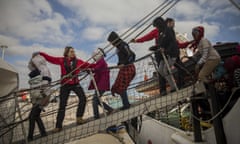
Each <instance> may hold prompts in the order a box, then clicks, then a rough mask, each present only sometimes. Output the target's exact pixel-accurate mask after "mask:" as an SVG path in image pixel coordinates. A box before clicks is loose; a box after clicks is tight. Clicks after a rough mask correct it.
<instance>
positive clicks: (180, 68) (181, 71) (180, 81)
mask: <svg viewBox="0 0 240 144" xmlns="http://www.w3.org/2000/svg"><path fill="white" fill-rule="evenodd" d="M165 21H166V23H167V26H168V27H169V28H170V30H171V31H172V33H173V35H175V36H176V34H175V31H174V27H175V21H174V19H173V18H166V20H165ZM176 40H177V39H176ZM191 43H193V40H192V41H186V42H180V41H178V40H177V45H178V48H179V49H184V48H186V47H187V46H188V45H190V44H191ZM174 66H175V67H176V68H177V81H176V82H177V86H178V88H179V89H181V88H184V87H186V86H187V84H186V83H185V81H184V78H185V77H186V70H187V68H186V67H185V65H184V64H183V62H182V61H181V59H180V55H179V56H178V57H177V59H176V62H175V63H174Z"/></svg>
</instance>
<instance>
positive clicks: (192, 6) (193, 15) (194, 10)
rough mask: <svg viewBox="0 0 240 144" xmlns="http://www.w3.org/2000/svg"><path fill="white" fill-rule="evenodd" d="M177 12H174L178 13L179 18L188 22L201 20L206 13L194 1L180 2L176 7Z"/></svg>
mask: <svg viewBox="0 0 240 144" xmlns="http://www.w3.org/2000/svg"><path fill="white" fill-rule="evenodd" d="M175 10H176V11H173V12H174V13H176V16H177V17H182V18H184V19H187V20H193V19H199V18H200V16H201V15H202V14H203V13H204V10H203V9H202V8H201V7H200V5H198V4H197V3H196V2H193V1H180V2H179V3H178V4H177V5H176V7H175ZM170 13H171V12H170Z"/></svg>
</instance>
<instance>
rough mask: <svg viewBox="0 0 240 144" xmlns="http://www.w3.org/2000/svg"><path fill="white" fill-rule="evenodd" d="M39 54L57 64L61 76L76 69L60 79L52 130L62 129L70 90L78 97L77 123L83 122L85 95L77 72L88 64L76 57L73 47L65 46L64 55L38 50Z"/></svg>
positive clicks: (88, 65)
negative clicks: (56, 109) (57, 103)
mask: <svg viewBox="0 0 240 144" xmlns="http://www.w3.org/2000/svg"><path fill="white" fill-rule="evenodd" d="M40 55H41V56H43V57H44V58H45V59H46V60H47V61H48V62H50V63H52V64H56V65H59V66H60V68H61V77H62V78H63V77H64V76H65V77H66V75H67V74H69V73H70V72H72V71H73V70H75V69H76V68H77V69H76V70H75V71H74V72H73V73H71V75H70V76H68V77H66V78H63V79H62V81H61V88H60V96H59V97H60V104H59V109H58V114H57V123H56V128H55V129H54V130H53V132H59V131H61V130H62V123H63V119H64V116H65V109H66V105H67V100H68V97H69V94H70V92H71V91H74V92H75V93H76V94H77V96H78V98H79V103H78V108H77V124H82V123H84V120H83V119H82V116H83V114H84V110H85V106H86V96H85V93H84V91H83V89H82V87H81V86H80V84H79V79H78V76H77V75H78V73H79V72H80V69H82V68H87V67H90V64H89V63H87V62H84V61H82V60H80V59H77V58H76V55H75V52H74V48H73V47H70V46H68V47H66V48H65V50H64V53H63V56H64V57H53V56H49V55H47V54H46V53H43V52H40Z"/></svg>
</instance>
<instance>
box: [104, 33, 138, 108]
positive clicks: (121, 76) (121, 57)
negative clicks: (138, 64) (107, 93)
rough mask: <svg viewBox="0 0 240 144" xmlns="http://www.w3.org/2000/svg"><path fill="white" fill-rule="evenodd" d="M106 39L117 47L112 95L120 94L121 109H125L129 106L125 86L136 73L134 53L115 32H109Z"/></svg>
mask: <svg viewBox="0 0 240 144" xmlns="http://www.w3.org/2000/svg"><path fill="white" fill-rule="evenodd" d="M108 41H109V42H110V43H111V44H112V45H113V46H115V47H116V48H117V55H118V67H119V68H120V70H119V72H118V76H117V79H116V80H115V83H114V84H113V86H112V89H111V92H112V94H113V96H114V95H115V93H117V94H119V95H120V96H121V98H122V103H123V107H122V108H121V110H125V109H128V108H129V107H130V103H129V101H128V96H127V87H128V86H129V84H130V82H131V81H132V80H133V78H134V76H135V73H136V70H135V66H134V64H133V62H134V61H135V54H134V52H133V51H131V49H130V48H129V45H128V44H127V43H126V42H124V41H123V40H122V39H121V38H120V37H119V36H118V34H117V33H116V32H111V33H110V35H109V36H108Z"/></svg>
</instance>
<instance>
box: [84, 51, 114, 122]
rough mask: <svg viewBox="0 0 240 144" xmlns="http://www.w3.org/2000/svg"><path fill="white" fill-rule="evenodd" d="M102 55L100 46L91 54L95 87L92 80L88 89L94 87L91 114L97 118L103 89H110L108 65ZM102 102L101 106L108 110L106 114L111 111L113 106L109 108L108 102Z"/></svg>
mask: <svg viewBox="0 0 240 144" xmlns="http://www.w3.org/2000/svg"><path fill="white" fill-rule="evenodd" d="M104 56H105V54H104V52H103V50H102V49H101V48H98V50H97V51H95V52H94V53H93V56H92V57H93V59H94V61H95V64H94V66H93V68H92V70H93V73H94V80H95V82H96V86H97V87H95V86H94V80H92V81H91V83H90V85H89V87H88V89H89V90H92V89H95V95H94V96H93V100H92V105H93V114H94V118H95V119H97V118H99V111H98V105H100V101H99V99H100V97H101V96H102V95H103V93H104V92H105V91H108V90H110V74H109V69H108V65H107V63H106V61H105V60H104ZM97 91H99V95H98V94H97ZM102 104H103V108H104V109H105V110H107V111H108V114H110V113H111V112H113V108H111V107H110V106H109V105H108V104H106V103H105V102H102Z"/></svg>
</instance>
